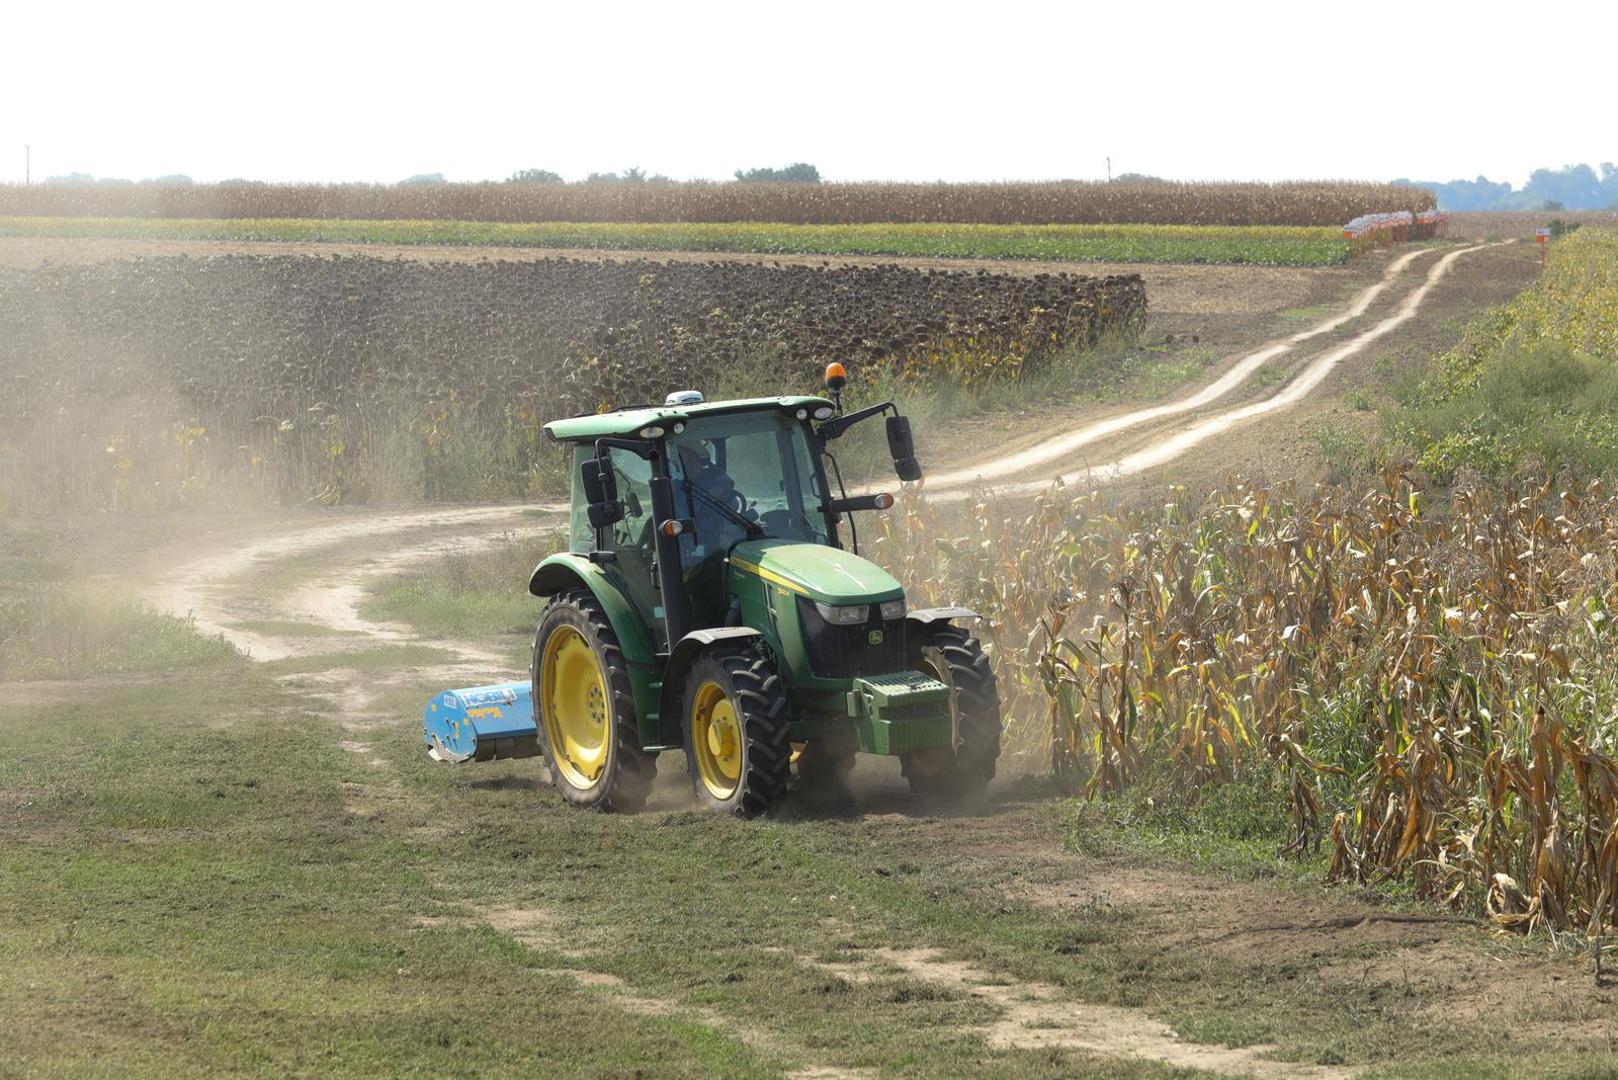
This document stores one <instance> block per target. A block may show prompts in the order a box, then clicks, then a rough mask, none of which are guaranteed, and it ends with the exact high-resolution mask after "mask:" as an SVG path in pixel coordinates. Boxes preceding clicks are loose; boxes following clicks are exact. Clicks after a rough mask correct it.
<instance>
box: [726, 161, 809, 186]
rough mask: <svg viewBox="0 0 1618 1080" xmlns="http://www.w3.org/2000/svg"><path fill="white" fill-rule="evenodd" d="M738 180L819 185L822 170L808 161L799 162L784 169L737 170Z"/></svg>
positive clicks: (744, 181)
mask: <svg viewBox="0 0 1618 1080" xmlns="http://www.w3.org/2000/svg"><path fill="white" fill-rule="evenodd" d="M736 179H737V180H740V181H741V182H743V183H759V182H768V183H774V184H818V183H820V170H819V169H817V168H815V167H814V166H813V165H811V164H809V163H808V162H807V161H799V162H796V163H794V164H791V165H788V166H786V167H785V168H782V169H770V168H761V169H745V170H744V169H737V170H736Z"/></svg>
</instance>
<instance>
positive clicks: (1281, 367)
mask: <svg viewBox="0 0 1618 1080" xmlns="http://www.w3.org/2000/svg"><path fill="white" fill-rule="evenodd" d="M1286 380H1287V369H1286V365H1285V364H1280V363H1277V362H1276V361H1274V360H1271V361H1270V362H1269V363H1267V364H1261V365H1260V366H1259V368H1258V370H1257V371H1255V372H1253V375H1252V377H1251V378H1250V379H1248V380H1247V385H1249V386H1252V387H1255V388H1257V389H1259V390H1265V389H1268V388H1269V387H1272V386H1275V385H1276V384H1278V383H1283V382H1286Z"/></svg>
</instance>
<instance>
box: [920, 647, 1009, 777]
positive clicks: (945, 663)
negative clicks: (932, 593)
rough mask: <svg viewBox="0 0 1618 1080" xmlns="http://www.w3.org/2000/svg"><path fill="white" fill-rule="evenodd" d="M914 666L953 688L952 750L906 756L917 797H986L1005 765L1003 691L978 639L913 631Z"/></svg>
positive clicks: (949, 748) (951, 691) (951, 711)
mask: <svg viewBox="0 0 1618 1080" xmlns="http://www.w3.org/2000/svg"><path fill="white" fill-rule="evenodd" d="M911 634H912V641H913V643H914V647H913V653H912V657H911V663H912V664H913V665H914V666H915V667H916V668H917V669H918V670H920V671H924V672H926V673H927V674H929V675H932V676H933V677H934V678H936V679H938V680H939V681H940V682H942V683H943V684H944V685H946V686H948V687H949V689H950V694H949V700H950V714H951V718H952V723H951V735H952V737H951V745H950V746H949V747H948V748H944V749H941V750H938V751H926V750H923V751H919V752H917V753H912V754H905V755H904V756H903V757H902V758H901V759H900V769H901V770H902V771H903V773H904V776H905V778H906V779H907V780H909V781H910V790H911V792H912V793H913V794H915V795H917V796H919V797H923V798H928V799H968V800H970V799H977V798H981V797H982V795H983V792H984V789H985V788H987V787H988V786H989V781H990V780H993V779H994V769H995V763H996V762H997V761H999V760H1000V729H1001V719H1000V688H999V685H998V683H996V681H995V677H994V669H993V667H991V666H990V664H989V658H988V657H987V656H985V655H984V653H983V646H982V644H981V643H980V642H979V641H978V639H977V638H975V637H973V636H972V635H971V634H968V633H967V632H966V631H965V630H963V629H961V628H960V627H958V626H951V625H950V624H948V623H931V624H929V625H927V626H923V627H915V628H913V629H912V630H911Z"/></svg>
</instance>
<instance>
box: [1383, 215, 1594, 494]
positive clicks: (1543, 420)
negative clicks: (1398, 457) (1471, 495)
mask: <svg viewBox="0 0 1618 1080" xmlns="http://www.w3.org/2000/svg"><path fill="white" fill-rule="evenodd" d="M1393 396H1394V398H1395V400H1396V401H1397V402H1398V404H1397V405H1395V406H1393V407H1391V408H1390V409H1389V410H1388V411H1387V412H1386V413H1385V415H1384V420H1385V422H1386V427H1387V428H1388V430H1389V432H1390V434H1391V436H1392V438H1393V439H1394V440H1395V441H1396V442H1397V443H1399V444H1401V445H1403V446H1406V447H1409V448H1410V449H1411V450H1412V451H1413V452H1414V455H1415V457H1416V459H1417V461H1418V463H1419V464H1420V465H1421V466H1422V467H1423V468H1425V469H1426V470H1428V471H1429V472H1430V473H1431V474H1433V475H1434V476H1435V477H1436V478H1438V479H1439V480H1440V482H1448V481H1449V480H1450V479H1451V478H1452V477H1453V476H1454V475H1455V473H1456V471H1457V470H1459V469H1461V468H1463V467H1464V468H1470V469H1474V470H1477V471H1479V472H1482V473H1484V474H1486V475H1503V474H1506V473H1510V472H1514V471H1516V470H1518V469H1519V468H1521V467H1522V466H1524V465H1525V464H1527V463H1529V462H1540V463H1543V464H1544V465H1545V466H1548V467H1549V468H1550V469H1551V470H1552V471H1555V470H1557V469H1560V468H1564V467H1568V468H1574V469H1578V470H1580V471H1584V472H1588V473H1592V474H1599V473H1604V472H1610V471H1611V470H1613V469H1615V468H1618V232H1614V231H1610V230H1605V231H1604V230H1595V229H1584V230H1581V231H1580V232H1578V233H1576V234H1574V235H1572V236H1568V237H1565V238H1563V239H1561V240H1558V241H1556V242H1555V243H1553V244H1552V245H1551V249H1550V252H1549V253H1548V255H1547V264H1546V268H1545V271H1544V273H1543V275H1542V276H1541V277H1540V278H1539V280H1538V281H1536V282H1535V283H1534V284H1533V285H1532V286H1530V287H1529V288H1527V289H1525V290H1524V291H1523V292H1521V293H1519V294H1518V295H1517V296H1516V297H1515V298H1513V299H1512V300H1511V301H1509V302H1508V303H1506V304H1503V305H1501V306H1499V307H1496V308H1493V309H1491V310H1490V311H1488V312H1487V313H1485V314H1484V315H1482V316H1479V317H1478V318H1477V319H1475V320H1473V321H1472V323H1470V324H1469V325H1468V326H1467V328H1466V330H1465V333H1464V336H1463V337H1462V340H1461V343H1460V344H1459V345H1457V346H1456V347H1455V348H1453V349H1451V350H1449V351H1447V352H1444V353H1441V354H1439V355H1438V356H1436V357H1434V358H1433V360H1432V362H1431V363H1430V364H1429V365H1428V367H1427V369H1426V371H1425V373H1424V377H1423V378H1421V379H1420V380H1419V382H1416V381H1412V380H1408V379H1407V380H1405V381H1404V382H1403V383H1402V384H1399V385H1396V386H1395V388H1394V395H1393Z"/></svg>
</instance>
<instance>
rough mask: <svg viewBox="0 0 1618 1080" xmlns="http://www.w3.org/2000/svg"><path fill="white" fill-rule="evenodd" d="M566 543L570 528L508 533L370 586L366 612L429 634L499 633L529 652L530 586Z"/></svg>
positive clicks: (535, 605) (535, 603)
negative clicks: (520, 534)
mask: <svg viewBox="0 0 1618 1080" xmlns="http://www.w3.org/2000/svg"><path fill="white" fill-rule="evenodd" d="M566 547H567V534H566V533H565V532H563V531H562V530H550V531H546V532H544V533H542V534H540V535H537V536H528V537H516V536H508V537H504V538H502V539H501V540H499V541H497V542H496V543H493V544H490V545H487V546H484V547H480V548H473V549H456V548H446V549H445V550H444V552H443V553H442V554H440V555H439V556H437V557H436V558H433V559H431V560H428V561H427V562H424V563H422V564H421V565H420V566H418V567H417V568H414V569H411V570H409V571H407V572H405V573H401V574H397V575H395V576H393V577H390V578H386V579H384V580H382V581H381V582H379V583H378V584H377V585H376V586H374V587H373V589H372V592H371V597H370V599H369V600H368V601H366V602H365V603H364V604H363V605H362V611H363V612H364V614H365V616H366V617H367V618H371V619H382V620H386V621H389V622H402V623H406V624H408V625H409V626H411V627H412V628H414V629H415V630H416V632H417V633H420V634H422V635H424V636H426V637H434V638H477V639H482V640H489V639H498V640H499V641H500V643H501V644H502V645H505V646H507V647H512V648H520V649H521V650H522V651H523V652H524V653H526V651H527V647H528V641H529V639H530V638H531V637H532V636H533V632H534V622H535V620H536V618H537V617H538V613H539V608H540V605H541V601H540V600H539V599H537V598H536V597H534V596H532V595H530V594H529V592H528V579H529V577H530V576H531V575H532V574H533V572H534V567H536V566H538V565H539V563H540V561H541V560H542V559H544V558H545V557H546V556H547V555H550V554H552V553H553V552H557V551H561V550H564V549H565V548H566Z"/></svg>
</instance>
